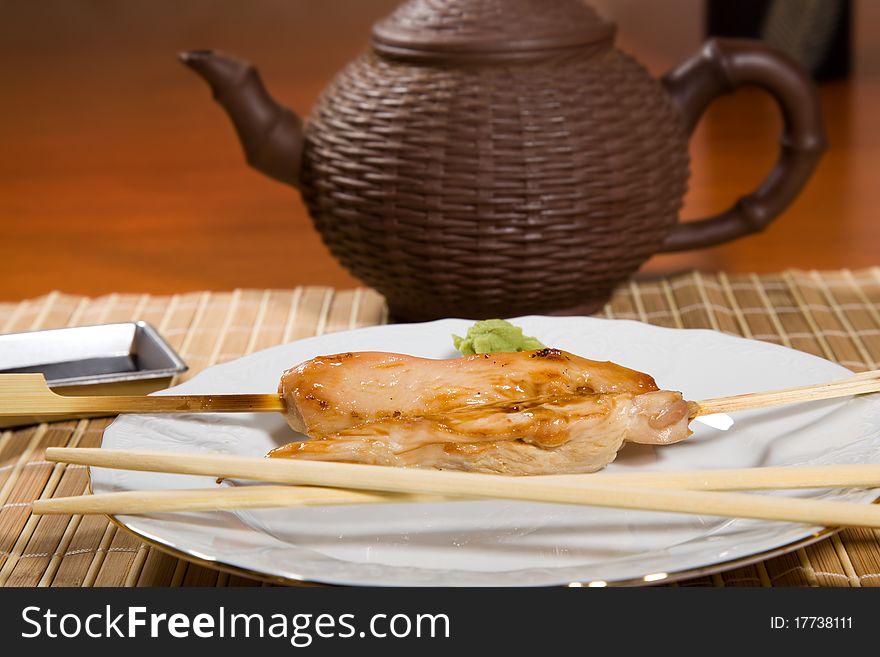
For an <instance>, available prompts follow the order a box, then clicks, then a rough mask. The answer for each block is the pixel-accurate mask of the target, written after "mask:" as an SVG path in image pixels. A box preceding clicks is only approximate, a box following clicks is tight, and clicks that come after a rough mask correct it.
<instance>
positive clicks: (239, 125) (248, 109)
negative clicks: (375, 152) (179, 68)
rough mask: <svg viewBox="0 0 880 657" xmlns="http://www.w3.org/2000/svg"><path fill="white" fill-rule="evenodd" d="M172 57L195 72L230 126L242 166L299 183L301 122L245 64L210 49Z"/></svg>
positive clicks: (292, 182) (282, 180) (247, 63)
mask: <svg viewBox="0 0 880 657" xmlns="http://www.w3.org/2000/svg"><path fill="white" fill-rule="evenodd" d="M178 57H179V58H180V61H182V62H183V63H184V64H186V65H187V66H188V67H189V68H191V69H192V70H193V71H195V72H196V73H198V74H199V75H200V76H201V77H202V78H204V79H205V81H206V82H207V83H208V85H209V86H210V87H211V91H212V92H213V93H214V100H216V101H217V102H218V103H220V105H221V106H222V107H223V109H225V110H226V113H227V114H229V118H230V119H232V123H233V124H234V125H235V130H236V132H237V133H238V138H239V140H240V141H241V145H242V147H243V148H244V152H245V155H246V157H247V162H248V164H249V165H251V166H252V167H253V168H255V169H257V170H258V171H261V172H263V173H265V174H266V175H267V176H270V177H272V178H274V179H275V180H278V181H280V182H283V183H287V184H288V185H293V186H297V185H298V183H299V172H300V159H301V157H302V144H303V127H302V120H301V119H300V118H299V117H298V116H297V115H296V114H294V113H293V112H292V111H290V110H289V109H287V108H286V107H283V106H282V105H279V104H278V103H277V102H276V101H275V100H274V99H273V98H272V97H271V96H270V95H269V93H268V92H267V91H266V88H265V87H264V86H263V82H262V80H261V79H260V75H259V73H257V70H256V69H255V68H254V67H253V65H252V64H250V63H249V62H246V61H243V60H240V59H236V58H234V57H229V56H228V55H224V54H222V53H219V52H217V51H214V50H188V51H184V52H181V53H180V54H179V55H178Z"/></svg>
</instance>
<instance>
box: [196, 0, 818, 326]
mask: <svg viewBox="0 0 880 657" xmlns="http://www.w3.org/2000/svg"><path fill="white" fill-rule="evenodd" d="M614 32H615V28H614V26H613V24H611V23H609V22H607V21H605V20H603V19H601V18H600V17H599V16H598V15H597V14H596V13H595V12H594V11H593V10H592V9H590V8H589V7H587V6H586V5H584V4H583V3H582V2H580V1H579V0H446V1H441V0H411V1H410V2H408V3H406V4H404V5H402V6H401V7H399V8H398V9H397V10H396V11H395V12H394V13H393V14H391V15H390V16H389V17H388V18H386V19H384V20H382V21H380V22H379V23H377V24H376V25H375V26H374V29H373V40H372V47H371V49H370V50H369V52H367V53H365V54H364V55H363V56H361V57H360V58H359V59H357V60H355V61H354V62H352V63H351V64H350V65H349V66H347V67H346V68H345V69H344V70H343V71H341V72H340V73H339V75H338V76H337V77H336V79H335V80H334V81H333V82H332V83H331V85H330V86H329V87H328V88H327V89H326V91H325V92H324V94H323V95H322V97H321V99H320V100H319V102H318V104H317V106H316V108H315V109H314V111H313V113H312V115H311V117H310V119H309V120H308V121H307V122H306V123H305V124H303V123H302V122H301V121H300V120H299V119H298V117H296V116H295V115H294V114H293V113H291V112H290V111H289V110H287V109H285V108H283V107H281V106H280V105H278V104H277V103H275V102H274V101H273V100H272V99H271V98H270V97H269V96H268V94H267V93H266V91H265V89H264V88H263V86H262V83H261V81H260V79H259V76H258V75H257V73H256V71H255V70H254V69H253V67H252V66H250V65H249V64H247V63H246V62H242V61H240V60H236V59H233V58H230V57H227V56H224V55H221V54H219V53H217V52H215V51H189V52H186V53H182V55H181V57H182V59H183V60H184V61H185V63H187V64H188V65H189V66H190V67H192V68H193V69H194V70H196V72H198V73H200V74H201V75H202V76H203V77H205V78H206V79H207V80H208V82H209V83H210V84H211V86H212V87H213V90H214V94H215V97H216V98H217V100H218V101H219V102H220V103H221V104H223V106H224V107H225V108H226V110H227V111H228V112H229V114H230V116H231V117H232V119H233V121H234V123H235V125H236V128H237V129H238V132H239V136H240V137H241V139H242V142H243V144H244V147H245V151H246V153H247V156H248V161H249V162H250V163H251V164H252V165H253V166H255V167H256V168H258V169H260V170H262V171H264V172H265V173H267V174H269V175H271V176H273V177H275V178H277V179H279V180H281V181H284V182H287V183H290V184H293V185H295V186H297V187H299V188H300V190H301V191H302V196H303V199H304V201H305V203H306V204H307V205H308V208H309V211H310V214H311V216H312V217H313V219H314V222H315V226H316V227H317V229H318V230H319V232H320V234H321V236H322V238H323V240H324V242H325V243H326V245H327V246H328V248H329V249H330V251H331V252H332V253H333V255H334V256H335V257H336V258H337V259H338V260H339V261H340V262H341V263H342V264H343V265H344V266H345V267H347V268H348V269H349V270H350V271H351V272H352V273H353V274H354V275H355V276H357V277H358V278H360V279H361V280H362V281H364V282H365V283H366V284H368V285H370V286H372V287H374V288H376V289H377V290H378V291H380V292H381V293H382V294H383V295H385V297H386V299H387V301H388V304H389V308H390V311H391V315H392V317H394V318H395V319H399V320H423V319H433V318H437V317H448V316H459V317H471V318H479V317H490V316H499V317H502V316H514V315H520V314H529V313H572V312H590V311H592V310H595V309H596V308H597V307H599V306H601V304H602V303H604V301H605V300H606V299H607V298H608V296H609V294H610V293H611V291H612V289H613V288H614V286H615V285H617V284H618V283H620V282H621V281H623V280H625V279H626V278H628V277H629V276H630V275H631V274H632V273H633V272H634V271H636V270H637V269H638V267H639V266H640V265H641V264H642V263H643V262H644V261H645V260H646V259H647V258H649V257H650V256H651V255H653V254H654V253H657V252H659V251H663V250H680V249H685V248H694V247H702V246H709V245H712V244H717V243H720V242H723V241H726V240H728V239H732V238H734V237H737V236H740V235H744V234H747V233H750V232H755V231H756V230H760V229H761V228H762V227H763V226H765V225H766V224H767V223H769V222H770V221H771V220H772V219H773V218H774V217H775V216H777V215H778V214H779V213H780V212H781V211H782V210H783V209H784V208H785V207H786V206H787V205H788V204H789V203H790V202H791V200H792V199H793V198H794V197H795V196H796V194H797V193H798V191H799V190H800V189H801V187H802V186H803V184H804V183H805V182H806V180H807V178H808V177H809V175H810V173H811V171H812V169H813V167H814V165H815V163H816V161H817V159H818V157H819V155H820V154H821V151H822V148H823V146H824V139H823V135H822V126H821V119H820V117H819V110H818V103H817V101H816V97H815V94H814V91H813V89H812V86H811V84H810V82H809V81H808V80H807V79H806V77H805V76H804V75H803V73H802V72H801V71H800V70H799V69H798V68H797V66H796V65H795V64H794V63H793V62H791V61H790V60H788V59H787V58H785V57H784V56H783V55H780V54H779V53H776V52H774V51H771V50H770V49H769V48H767V47H765V46H762V45H761V44H758V43H755V42H740V41H720V40H715V41H711V42H709V43H708V44H707V45H706V46H705V47H704V48H703V49H702V50H701V51H700V52H698V53H697V54H696V55H695V56H694V57H692V58H691V59H690V60H688V61H686V62H685V63H684V64H682V65H680V66H679V67H677V68H676V69H674V70H673V71H671V72H670V73H669V74H667V75H666V76H665V77H664V78H663V79H662V80H660V81H658V80H655V79H654V78H653V77H651V76H650V75H649V74H648V72H647V71H646V70H645V69H644V68H643V67H642V66H641V65H640V64H638V63H637V62H636V61H634V60H633V59H632V58H631V57H629V56H628V55H626V54H625V53H623V52H621V51H620V50H617V49H615V48H614V47H613V38H614ZM750 83H754V84H759V85H762V86H764V87H765V88H766V89H767V90H768V91H769V92H770V93H772V94H773V95H774V97H776V99H777V100H778V102H779V104H780V106H781V107H782V110H783V114H784V116H785V128H784V130H785V132H784V135H783V138H782V142H781V147H780V158H779V161H778V163H777V165H776V168H775V169H774V171H773V172H771V175H770V176H769V177H768V179H767V181H766V182H765V183H764V184H763V185H762V186H761V187H760V188H759V189H758V190H756V191H755V192H754V193H753V194H752V195H750V196H747V197H744V198H742V199H740V200H739V201H738V202H737V204H736V205H735V206H734V207H732V208H731V209H730V210H728V211H727V212H725V213H722V214H721V215H718V216H716V217H713V218H709V219H704V220H701V221H698V222H689V223H684V224H680V223H678V214H679V210H680V208H681V205H682V199H683V196H684V193H685V191H686V187H687V179H688V138H689V135H690V132H691V131H692V129H693V127H694V125H695V124H696V122H697V119H698V118H699V115H700V114H701V112H702V111H703V109H704V108H705V106H706V105H707V104H708V103H709V102H710V101H711V100H712V99H713V98H714V97H715V96H717V95H719V94H721V93H725V92H728V91H732V90H733V89H735V88H736V87H738V86H741V85H743V84H750Z"/></svg>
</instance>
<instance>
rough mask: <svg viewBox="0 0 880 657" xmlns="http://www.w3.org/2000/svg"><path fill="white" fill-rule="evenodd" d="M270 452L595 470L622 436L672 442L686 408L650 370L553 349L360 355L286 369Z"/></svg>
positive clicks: (678, 436)
mask: <svg viewBox="0 0 880 657" xmlns="http://www.w3.org/2000/svg"><path fill="white" fill-rule="evenodd" d="M279 392H280V393H281V394H282V396H283V397H284V399H285V401H286V403H287V406H288V422H289V423H290V426H291V427H292V428H293V429H295V430H297V431H300V432H303V433H307V434H308V435H310V436H312V438H313V439H312V440H308V441H298V442H293V443H290V444H288V445H285V446H283V447H279V448H278V449H276V450H274V451H272V452H270V454H269V456H272V457H286V458H302V459H314V460H327V461H347V462H357V463H369V464H376V465H395V466H408V467H428V468H442V469H454V470H466V471H474V472H493V473H503V474H514V475H535V474H560V473H577V472H593V471H595V470H598V469H601V468H603V467H605V465H607V464H608V463H609V462H611V461H612V460H614V458H615V456H616V454H617V451H618V450H619V449H620V447H621V446H622V444H623V443H624V441H627V440H629V441H632V442H643V443H649V444H665V443H670V442H676V441H678V440H682V439H684V438H686V437H687V435H688V434H689V431H688V429H687V424H688V407H687V403H686V402H685V401H684V400H683V399H682V398H681V395H680V394H679V393H676V392H669V391H662V390H658V388H657V385H656V384H655V383H654V380H653V379H652V378H651V377H650V376H648V375H647V374H643V373H641V372H636V371H634V370H630V369H627V368H624V367H621V366H619V365H615V364H613V363H606V362H597V361H591V360H587V359H585V358H580V357H578V356H574V355H572V354H569V353H566V352H563V351H559V350H556V349H542V350H538V351H533V352H522V353H503V354H492V355H488V356H486V355H478V356H470V357H467V358H460V359H454V360H430V359H423V358H416V357H412V356H403V355H400V354H384V353H375V352H360V353H349V354H339V355H335V356H327V357H320V358H316V359H314V360H311V361H308V362H306V363H303V364H301V365H299V366H297V367H295V368H293V369H291V370H288V371H287V372H285V374H284V376H283V377H282V379H281V385H280V388H279Z"/></svg>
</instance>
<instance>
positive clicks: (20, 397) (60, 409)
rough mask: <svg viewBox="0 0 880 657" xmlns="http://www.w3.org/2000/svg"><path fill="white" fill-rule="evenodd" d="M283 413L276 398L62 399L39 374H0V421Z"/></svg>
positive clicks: (279, 401) (103, 396)
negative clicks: (121, 415)
mask: <svg viewBox="0 0 880 657" xmlns="http://www.w3.org/2000/svg"><path fill="white" fill-rule="evenodd" d="M285 409H286V407H285V405H284V402H283V400H282V399H281V397H279V396H278V395H277V394H266V395H150V396H121V395H101V396H94V397H86V396H82V397H80V396H77V397H65V396H62V395H58V394H56V393H54V392H52V390H51V389H50V388H49V386H47V385H46V379H45V378H44V377H43V375H42V374H0V417H2V416H8V415H16V416H17V415H55V414H57V415H67V414H69V413H107V414H116V413H203V412H210V413H221V412H224V413H256V412H266V411H275V412H281V413H283V412H284V411H285Z"/></svg>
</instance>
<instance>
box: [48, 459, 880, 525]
mask: <svg viewBox="0 0 880 657" xmlns="http://www.w3.org/2000/svg"><path fill="white" fill-rule="evenodd" d="M478 476H479V475H478ZM518 481H519V482H520V483H521V485H524V486H526V487H528V486H530V485H533V484H534V483H535V482H539V483H541V482H543V483H548V482H549V483H557V484H564V485H569V486H574V487H577V486H584V485H586V486H589V485H590V484H601V485H603V486H609V485H616V486H635V487H642V488H643V487H650V488H674V489H684V490H728V491H730V490H786V489H796V488H850V487H857V488H861V487H874V486H880V465H823V466H796V467H767V468H741V469H734V470H702V471H690V472H668V473H666V472H650V473H627V474H616V475H615V474H597V475H554V476H545V477H528V478H522V479H519V480H518ZM461 499H462V498H450V497H443V496H439V495H415V494H404V493H387V492H381V491H358V490H349V489H337V488H318V487H311V486H271V485H269V486H244V487H235V488H207V489H186V490H164V491H126V492H121V493H103V494H98V495H85V496H82V495H78V496H74V497H56V498H50V499H44V500H36V501H35V502H34V504H33V512H34V513H35V514H37V515H41V514H43V515H45V514H53V513H65V514H87V513H105V514H110V515H116V514H133V513H161V512H169V511H220V510H224V509H225V510H229V509H257V508H272V507H297V506H315V505H322V506H323V505H339V504H395V503H406V502H449V501H453V500H461Z"/></svg>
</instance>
